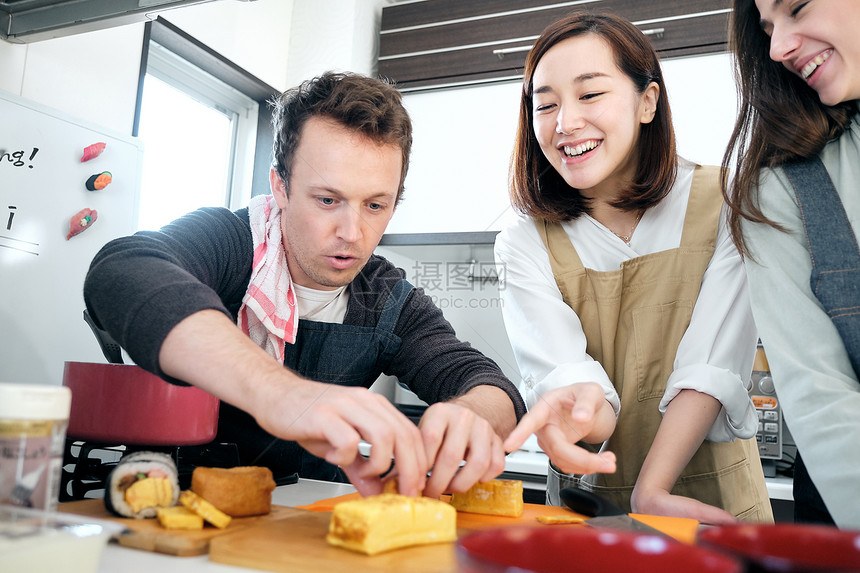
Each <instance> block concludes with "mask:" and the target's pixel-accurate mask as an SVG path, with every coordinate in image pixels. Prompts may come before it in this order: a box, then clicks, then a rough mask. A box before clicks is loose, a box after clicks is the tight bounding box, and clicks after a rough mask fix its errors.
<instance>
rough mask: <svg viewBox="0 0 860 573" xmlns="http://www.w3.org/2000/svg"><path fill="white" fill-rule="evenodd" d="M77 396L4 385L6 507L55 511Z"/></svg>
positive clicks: (0, 402) (1, 476)
mask: <svg viewBox="0 0 860 573" xmlns="http://www.w3.org/2000/svg"><path fill="white" fill-rule="evenodd" d="M71 405H72V392H71V390H69V389H68V388H66V387H65V386H59V385H57V386H52V385H40V384H9V383H0V503H5V504H12V505H20V506H24V507H33V508H36V509H42V510H48V511H54V510H56V509H57V503H58V501H59V495H60V477H61V474H62V470H63V449H64V448H65V440H66V428H67V427H68V425H69V411H70V409H71Z"/></svg>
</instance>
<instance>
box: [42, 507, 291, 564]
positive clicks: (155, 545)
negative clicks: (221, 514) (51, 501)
mask: <svg viewBox="0 0 860 573" xmlns="http://www.w3.org/2000/svg"><path fill="white" fill-rule="evenodd" d="M59 511H62V512H65V513H74V514H77V515H86V516H87V517H95V518H98V519H106V520H109V521H113V522H116V523H120V524H122V525H123V526H124V527H125V528H126V531H125V532H123V533H122V534H121V535H119V537H118V538H117V541H118V542H119V544H120V545H122V546H124V547H130V548H133V549H141V550H143V551H152V552H155V553H166V554H168V555H176V556H178V557H190V556H193V555H204V554H206V553H207V552H208V551H209V543H210V542H211V541H212V539H214V538H216V537H219V536H222V535H228V534H232V533H235V532H237V531H240V530H242V529H245V528H247V527H249V526H252V525H256V524H259V523H265V522H270V521H275V520H278V519H280V518H282V517H285V516H287V515H290V514H292V513H294V512H296V511H297V510H294V509H293V508H290V507H283V506H277V505H273V506H272V512H271V513H269V514H268V515H259V516H255V517H240V518H234V519H232V520H231V521H230V525H228V526H227V527H225V528H224V529H218V528H217V527H213V526H212V525H209V524H206V525H204V527H203V529H200V530H196V531H184V530H177V529H165V528H163V527H161V525H159V524H158V521H157V520H156V519H154V518H153V519H125V518H120V517H116V516H115V515H113V514H112V513H110V512H109V511H108V510H107V509H106V508H105V505H104V501H103V500H101V499H85V500H81V501H71V502H68V503H61V504H60V505H59Z"/></svg>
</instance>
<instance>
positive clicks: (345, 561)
mask: <svg viewBox="0 0 860 573" xmlns="http://www.w3.org/2000/svg"><path fill="white" fill-rule="evenodd" d="M357 497H358V494H348V495H345V496H340V497H336V498H332V499H328V500H322V501H319V502H317V503H314V504H311V505H308V506H304V509H303V508H296V509H295V510H294V512H295V513H293V514H291V515H289V516H286V517H284V518H282V519H279V520H276V521H273V522H266V523H261V524H258V525H255V526H253V527H249V528H246V529H243V530H241V531H238V532H236V533H234V534H232V535H224V536H221V537H218V538H217V539H213V540H212V543H211V545H210V548H209V559H210V561H215V562H218V563H223V564H227V565H235V566H239V567H247V568H250V569H260V570H263V571H277V572H294V571H295V572H301V571H308V572H318V571H346V572H353V571H355V572H359V571H360V572H365V571H367V572H371V573H377V572H379V573H390V572H402V571H410V572H416V573H430V572H433V573H435V572H449V571H457V559H456V545H455V544H454V543H439V544H435V545H423V546H418V547H406V548H403V549H397V550H395V551H390V552H388V553H382V554H380V555H373V556H368V555H363V554H360V553H355V552H353V551H349V550H346V549H342V548H339V547H333V546H330V545H329V544H328V543H327V542H326V541H325V536H326V533H327V532H328V525H329V520H330V519H331V508H332V507H333V506H334V505H335V504H336V503H338V502H340V501H345V500H348V499H355V498H357ZM445 497H447V496H445ZM540 515H562V516H568V517H569V516H578V514H576V513H574V512H572V511H570V510H569V509H566V508H563V507H552V506H546V505H536V504H529V503H527V504H525V505H524V508H523V515H522V516H521V517H499V516H491V515H480V514H476V513H464V512H460V513H458V514H457V534H458V536H459V537H462V536H463V535H466V534H468V533H470V532H472V531H476V530H479V529H488V528H497V527H507V526H513V525H533V526H535V527H588V526H586V525H582V524H575V525H570V524H569V525H542V524H540V523H539V522H538V521H537V517H538V516H540ZM633 515H634V517H636V518H637V519H639V520H640V521H645V522H646V523H648V525H651V526H652V527H655V528H658V529H660V530H661V531H664V532H665V533H667V534H669V535H671V536H672V537H675V538H676V539H679V540H680V541H684V542H688V543H691V542H692V540H693V539H694V538H695V531H696V529H697V527H698V523H697V522H696V521H695V520H693V519H680V518H668V517H656V516H640V515H636V514H633ZM579 517H584V516H579Z"/></svg>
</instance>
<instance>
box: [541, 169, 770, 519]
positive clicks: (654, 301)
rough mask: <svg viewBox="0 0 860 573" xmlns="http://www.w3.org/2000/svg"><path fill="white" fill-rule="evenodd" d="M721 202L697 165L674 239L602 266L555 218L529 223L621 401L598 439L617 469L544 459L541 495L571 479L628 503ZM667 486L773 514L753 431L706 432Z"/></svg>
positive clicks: (739, 510)
mask: <svg viewBox="0 0 860 573" xmlns="http://www.w3.org/2000/svg"><path fill="white" fill-rule="evenodd" d="M721 206H722V195H721V194H720V188H719V170H718V169H717V168H715V167H701V166H699V167H697V168H696V172H695V174H694V177H693V184H692V188H691V190H690V199H689V202H688V205H687V213H686V216H685V220H684V229H683V234H682V236H681V244H680V246H679V247H678V248H677V249H670V250H667V251H661V252H657V253H652V254H648V255H644V256H641V257H636V258H633V259H630V260H628V261H625V262H624V263H622V265H621V268H620V269H619V270H616V271H606V272H598V271H594V270H591V269H587V268H584V267H583V265H582V261H581V260H580V259H579V256H578V255H577V253H576V250H575V249H574V248H573V245H572V244H571V242H570V240H569V239H568V237H567V235H566V234H565V232H564V229H562V227H561V225H559V224H557V223H547V222H545V221H537V222H536V224H537V227H538V232H539V233H540V235H541V238H542V239H543V242H544V244H545V245H546V247H547V252H548V254H549V259H550V263H551V265H552V270H553V274H554V275H555V279H556V282H557V284H558V287H559V290H560V291H561V294H562V296H563V298H564V302H565V303H566V304H567V305H568V306H570V307H571V308H572V309H573V311H574V312H576V314H577V316H578V317H579V320H580V321H581V322H582V328H583V331H584V333H585V336H586V339H587V347H586V352H587V353H588V355H589V356H591V357H592V358H594V359H595V360H597V361H598V362H599V363H600V364H601V365H602V366H603V368H604V370H606V374H607V375H608V376H609V379H610V380H611V381H612V383H613V385H614V386H615V389H616V390H617V391H618V395H619V397H620V399H621V412H620V414H619V417H618V422H617V425H616V428H615V432H614V433H613V434H612V437H610V438H609V440H608V441H607V442H606V443H605V444H604V445H603V449H606V450H610V451H613V452H615V455H616V456H617V458H618V464H617V468H618V469H617V471H616V472H615V473H614V474H589V475H586V476H574V475H570V474H562V473H560V472H559V471H558V469H557V468H555V467H554V466H552V465H551V466H550V472H549V476H548V479H547V502H548V503H550V504H552V505H561V504H560V503H559V499H558V490H559V488H561V487H567V486H569V485H574V486H577V487H580V488H583V489H588V490H591V491H594V492H596V493H599V494H600V495H602V496H604V497H606V498H608V499H610V500H611V501H612V502H613V503H615V504H616V505H618V506H619V507H621V508H624V509H626V510H627V511H630V494H631V493H632V491H633V486H634V485H635V484H636V478H637V477H638V476H639V470H640V468H641V467H642V463H643V462H644V461H645V456H646V455H647V454H648V450H649V449H650V447H651V442H652V441H653V440H654V436H655V435H656V434H657V428H658V426H659V425H660V422H661V420H662V415H661V414H660V412H659V411H658V405H659V403H660V399H661V398H662V397H663V394H664V392H665V391H666V382H667V380H668V379H669V375H670V374H671V373H672V371H673V364H674V361H675V355H676V353H677V350H678V344H679V343H680V341H681V337H682V336H683V335H684V332H685V331H686V330H687V326H688V325H689V324H690V317H691V315H692V312H693V306H694V305H695V303H696V299H697V298H698V296H699V289H700V287H701V284H702V277H703V275H704V273H705V269H706V268H707V266H708V263H709V262H710V260H711V257H712V256H713V254H714V248H715V244H716V237H717V228H718V224H719V217H720V207H721ZM672 493H673V494H676V495H682V496H687V497H692V498H695V499H698V500H700V501H702V502H704V503H707V504H709V505H714V506H716V507H721V508H723V509H725V510H726V511H728V512H730V513H732V514H734V515H736V516H738V517H740V518H742V519H745V520H750V521H767V522H770V521H773V514H772V511H771V507H770V501H769V499H768V495H767V489H766V486H765V482H764V473H763V472H762V469H761V461H760V459H759V455H758V447H757V445H756V442H755V440H754V439H751V440H735V441H734V442H732V443H716V442H711V441H707V440H706V441H705V442H704V443H703V444H702V446H701V447H700V448H699V450H698V451H697V452H696V453H695V454H694V456H693V458H692V459H691V460H690V463H689V464H688V465H687V467H686V468H685V469H684V471H683V472H682V474H681V476H680V478H679V479H678V481H677V483H676V484H675V487H674V488H673V489H672Z"/></svg>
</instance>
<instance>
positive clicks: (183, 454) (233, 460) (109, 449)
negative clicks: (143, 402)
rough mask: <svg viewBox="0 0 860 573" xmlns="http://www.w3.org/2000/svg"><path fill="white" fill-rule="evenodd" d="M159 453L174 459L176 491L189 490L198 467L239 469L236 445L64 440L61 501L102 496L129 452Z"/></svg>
mask: <svg viewBox="0 0 860 573" xmlns="http://www.w3.org/2000/svg"><path fill="white" fill-rule="evenodd" d="M139 451H149V452H162V453H165V454H168V455H169V456H170V457H171V458H173V461H174V463H175V464H176V469H177V470H178V477H179V487H180V488H181V489H188V488H189V487H191V474H192V473H193V472H194V468H196V467H197V466H206V467H220V468H230V467H235V466H238V465H240V463H239V449H238V448H237V447H236V444H230V443H218V442H211V443H208V444H203V445H199V446H138V445H136V446H126V445H121V444H101V443H96V442H86V441H80V440H75V439H73V438H67V439H66V446H65V450H64V452H63V472H62V476H61V479H60V501H61V502H66V501H75V500H79V499H85V498H93V497H95V498H100V497H103V496H104V489H105V483H106V482H107V476H108V474H109V473H110V472H111V470H112V469H113V468H114V467H116V464H117V462H119V460H120V459H122V457H123V456H124V455H127V454H130V453H132V452H139Z"/></svg>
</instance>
